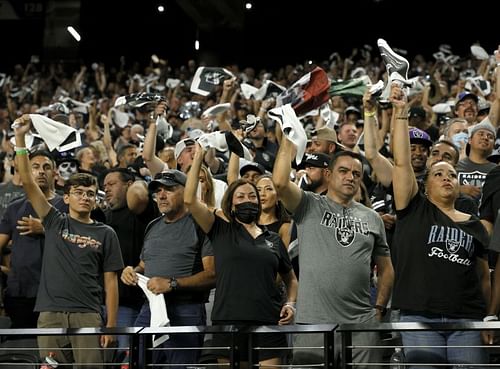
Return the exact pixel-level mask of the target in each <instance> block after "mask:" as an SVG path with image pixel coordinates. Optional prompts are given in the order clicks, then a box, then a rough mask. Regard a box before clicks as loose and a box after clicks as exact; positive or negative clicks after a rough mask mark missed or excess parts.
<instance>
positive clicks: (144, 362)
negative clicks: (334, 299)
mask: <svg viewBox="0 0 500 369" xmlns="http://www.w3.org/2000/svg"><path fill="white" fill-rule="evenodd" d="M485 330H493V331H497V332H498V331H500V322H487V323H483V322H477V323H458V324H457V323H379V324H341V325H337V324H325V325H288V326H257V327H255V326H252V327H245V328H241V327H240V328H237V327H235V326H232V325H226V326H183V327H164V328H149V327H129V328H80V329H64V328H46V329H0V336H1V337H4V338H6V340H5V341H4V342H3V347H1V346H0V354H1V353H2V352H3V353H5V352H8V350H9V347H8V346H6V345H5V344H6V343H8V342H9V341H10V339H12V338H15V337H20V336H48V335H51V336H54V335H64V336H71V335H104V334H111V335H127V336H129V337H130V346H129V347H120V348H109V349H102V348H96V349H101V350H116V349H122V350H128V353H129V354H128V357H127V362H126V363H123V364H124V365H125V366H126V365H128V368H130V369H135V368H147V367H152V366H153V365H154V366H160V367H166V368H168V367H172V366H177V367H178V366H184V367H196V368H200V367H205V368H209V367H211V366H220V365H221V364H217V363H212V364H211V363H202V364H200V363H185V364H169V363H159V364H153V363H152V352H154V350H161V349H162V348H153V347H152V336H153V335H165V334H166V335H182V334H204V335H208V334H211V335H217V334H224V335H228V336H229V337H230V344H229V345H228V346H227V347H215V348H218V349H225V350H227V352H228V353H229V355H228V357H229V362H228V363H226V364H222V365H225V366H226V367H228V368H231V369H238V368H239V367H240V364H239V362H240V358H241V356H242V354H243V353H245V354H247V355H248V366H249V368H252V367H256V366H258V365H259V364H258V354H259V351H263V350H266V349H269V348H266V347H255V345H254V338H255V337H256V336H257V335H265V334H275V333H284V334H287V335H289V334H318V333H319V334H322V335H323V345H322V346H319V347H314V349H316V350H319V351H320V352H321V355H322V358H323V359H322V362H321V363H320V364H311V365H304V364H302V365H292V364H291V363H284V364H283V365H276V367H290V368H293V367H301V368H302V367H310V368H312V367H324V368H328V369H330V368H334V367H335V360H336V358H335V355H336V354H335V343H337V345H339V344H340V354H341V357H342V358H343V360H342V363H341V368H342V369H347V368H351V367H359V366H365V367H372V368H375V367H380V368H384V367H387V366H390V365H391V363H390V362H389V361H388V360H385V361H384V362H373V363H368V362H364V363H355V362H353V359H352V358H353V350H387V349H389V350H393V349H394V348H397V347H402V345H401V343H394V341H391V340H389V341H390V342H388V343H387V344H385V345H380V346H369V345H365V346H361V345H353V342H352V334H353V333H363V332H378V333H385V334H389V333H390V334H391V335H393V334H397V333H400V332H404V331H407V332H410V331H485ZM238 336H248V347H239V346H238V344H237V342H238V340H237V338H238ZM336 336H337V338H336ZM338 337H340V338H341V339H340V343H339V342H335V339H338ZM420 347H425V346H420ZM467 347H470V346H467ZM481 347H484V348H485V349H490V350H495V349H496V350H499V349H500V345H485V346H481ZM207 348H214V347H206V346H202V347H189V348H181V349H188V350H204V349H207ZM298 348H299V347H295V349H298ZM15 349H16V350H23V348H18V347H16V348H15ZM169 349H172V348H169ZM280 349H282V350H283V351H287V350H288V351H289V352H291V351H293V349H294V347H293V345H290V346H288V347H281V348H280ZM302 349H304V347H302ZM305 349H308V348H307V347H305ZM310 349H313V347H311V348H310ZM26 350H37V348H32V347H31V348H26ZM499 352H500V351H499ZM40 361H41V360H40ZM40 361H39V362H36V363H33V364H37V365H40V364H41V362H40ZM70 365H71V364H60V367H61V368H64V367H69V366H70ZM423 365H425V366H452V365H455V366H457V364H442V363H441V364H432V363H426V364H422V363H404V362H403V363H400V364H399V366H400V367H403V368H404V367H407V366H416V367H418V366H423ZM464 365H467V366H470V367H474V366H481V367H490V366H495V367H500V364H497V363H488V364H479V363H477V364H475V363H467V364H464ZM19 366H20V364H19V363H8V362H7V363H6V362H4V363H0V367H3V368H7V367H10V368H16V367H19ZM103 366H104V367H105V368H106V367H112V368H113V367H116V368H119V367H120V364H119V363H116V362H105V363H104V364H103ZM458 366H460V365H458Z"/></svg>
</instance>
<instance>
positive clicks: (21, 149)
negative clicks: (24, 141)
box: [16, 147, 29, 155]
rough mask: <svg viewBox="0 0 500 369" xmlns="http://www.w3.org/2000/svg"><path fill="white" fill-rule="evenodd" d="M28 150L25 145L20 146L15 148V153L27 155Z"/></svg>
mask: <svg viewBox="0 0 500 369" xmlns="http://www.w3.org/2000/svg"><path fill="white" fill-rule="evenodd" d="M28 154H29V150H28V149H27V148H25V147H22V148H16V155H28Z"/></svg>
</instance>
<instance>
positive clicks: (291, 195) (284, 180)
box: [273, 136, 302, 213]
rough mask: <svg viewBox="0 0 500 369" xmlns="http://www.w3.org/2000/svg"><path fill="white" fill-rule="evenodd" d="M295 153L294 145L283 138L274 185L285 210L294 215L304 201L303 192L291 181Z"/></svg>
mask: <svg viewBox="0 0 500 369" xmlns="http://www.w3.org/2000/svg"><path fill="white" fill-rule="evenodd" d="M294 151H295V150H294V146H293V144H292V143H291V142H290V141H289V140H288V138H286V137H285V136H283V137H282V139H281V144H280V149H279V151H278V155H277V156H276V161H275V162H274V168H273V183H274V186H276V191H278V196H279V199H280V200H281V202H282V203H283V205H285V208H286V209H288V211H290V212H292V213H293V212H294V211H295V209H297V206H299V204H300V200H301V199H302V190H301V189H300V188H299V187H298V186H297V185H296V184H295V183H293V182H292V181H290V172H291V171H292V165H291V162H292V160H293V159H292V155H293V152H294Z"/></svg>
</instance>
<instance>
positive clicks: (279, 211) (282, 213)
mask: <svg viewBox="0 0 500 369" xmlns="http://www.w3.org/2000/svg"><path fill="white" fill-rule="evenodd" d="M264 178H268V179H270V180H271V183H272V184H273V187H274V190H275V191H276V186H274V182H273V176H272V175H271V174H263V175H261V176H259V177H258V178H257V179H256V180H255V184H256V185H257V183H259V181H260V180H261V179H264ZM274 215H275V216H276V219H278V221H279V222H281V223H290V222H291V218H290V214H289V213H288V212H287V211H286V209H285V207H284V206H283V203H282V202H281V200H278V202H277V203H276V205H275V206H274Z"/></svg>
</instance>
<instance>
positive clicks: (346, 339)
mask: <svg viewBox="0 0 500 369" xmlns="http://www.w3.org/2000/svg"><path fill="white" fill-rule="evenodd" d="M341 334H342V340H341V342H342V369H347V363H348V362H352V332H351V331H342V332H341Z"/></svg>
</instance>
